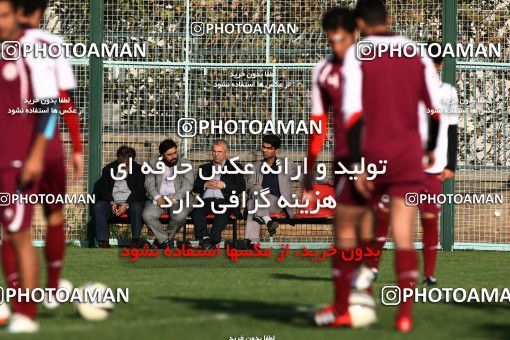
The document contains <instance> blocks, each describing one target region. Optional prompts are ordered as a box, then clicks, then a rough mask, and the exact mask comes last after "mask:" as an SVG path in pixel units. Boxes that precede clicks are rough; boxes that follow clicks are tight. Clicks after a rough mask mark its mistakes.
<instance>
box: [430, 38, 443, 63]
mask: <svg viewBox="0 0 510 340" xmlns="http://www.w3.org/2000/svg"><path fill="white" fill-rule="evenodd" d="M427 52H428V54H429V57H430V59H432V61H433V62H434V64H436V65H439V64H441V63H442V62H443V60H444V57H443V45H441V44H440V43H437V42H433V41H432V42H429V43H428V45H427Z"/></svg>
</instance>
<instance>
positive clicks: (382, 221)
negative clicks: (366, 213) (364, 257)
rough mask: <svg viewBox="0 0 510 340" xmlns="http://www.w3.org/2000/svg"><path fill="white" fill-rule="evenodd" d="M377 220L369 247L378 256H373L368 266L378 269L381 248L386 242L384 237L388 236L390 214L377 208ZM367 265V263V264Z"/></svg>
mask: <svg viewBox="0 0 510 340" xmlns="http://www.w3.org/2000/svg"><path fill="white" fill-rule="evenodd" d="M376 215H377V217H376V218H377V222H376V229H375V239H374V240H373V242H372V245H371V247H370V249H372V251H373V252H374V253H379V256H375V257H374V258H373V261H371V263H372V266H369V267H370V268H376V269H379V262H380V261H381V255H382V250H383V248H384V245H385V244H386V238H387V237H388V228H389V226H390V214H389V213H387V212H384V211H381V210H379V209H378V210H377V213H376ZM367 266H368V264H367Z"/></svg>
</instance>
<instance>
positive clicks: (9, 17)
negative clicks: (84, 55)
mask: <svg viewBox="0 0 510 340" xmlns="http://www.w3.org/2000/svg"><path fill="white" fill-rule="evenodd" d="M17 9H18V4H17V3H16V2H15V1H13V0H0V40H3V41H18V42H21V41H23V40H24V41H26V42H27V43H33V44H37V43H38V42H37V41H30V40H29V39H27V38H26V37H25V36H24V33H25V32H24V30H23V29H22V28H21V27H20V26H19V25H18V22H17V15H16V14H17V12H16V10H17ZM3 47H5V46H3ZM4 52H5V51H4ZM5 55H6V54H5V53H4V56H5ZM10 59H11V60H7V58H5V59H2V60H0V95H1V98H2V101H1V102H0V145H1V146H2V152H0V169H1V171H0V192H3V193H6V194H8V195H6V197H7V196H8V197H9V199H7V200H6V201H3V202H2V204H1V205H0V223H1V224H2V227H3V228H4V238H3V240H2V257H3V255H4V253H5V249H7V250H8V253H11V254H14V256H12V257H11V258H10V259H9V261H5V259H4V258H2V262H3V269H4V272H5V273H8V272H11V273H12V272H14V273H16V275H17V273H18V272H19V278H18V277H12V276H8V275H6V281H7V285H8V287H9V288H22V289H28V290H32V289H34V288H36V287H38V277H39V270H38V258H37V253H36V251H35V249H34V247H33V246H32V238H31V230H30V227H31V220H32V214H33V205H31V204H25V203H23V202H20V201H13V200H11V199H12V198H13V196H12V195H14V194H34V193H39V188H40V180H41V178H42V176H43V173H44V157H45V155H46V151H47V150H46V149H47V145H48V144H49V143H50V141H51V140H52V139H53V138H54V134H55V130H56V122H57V119H58V107H56V106H55V105H54V104H51V103H50V104H44V105H43V104H41V102H39V104H38V105H39V106H40V107H39V108H40V109H41V113H37V114H34V113H26V109H29V108H30V106H29V104H28V103H27V100H31V99H35V98H39V99H57V98H58V87H57V85H56V82H55V81H54V77H53V75H52V74H51V72H50V71H49V69H48V67H47V66H48V65H47V64H45V63H37V62H34V60H32V59H28V58H27V59H25V58H20V57H19V56H18V57H17V58H16V57H13V58H10ZM14 59H17V60H14ZM12 110H15V111H18V112H14V111H12ZM20 111H21V113H20ZM13 268H14V269H13ZM13 311H14V314H13V316H12V318H11V320H10V324H9V328H8V331H9V332H12V333H22V332H35V331H37V330H38V324H37V321H36V305H35V303H34V302H33V301H31V300H30V299H28V301H21V302H19V303H14V304H13Z"/></svg>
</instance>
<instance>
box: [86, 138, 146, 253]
mask: <svg viewBox="0 0 510 340" xmlns="http://www.w3.org/2000/svg"><path fill="white" fill-rule="evenodd" d="M135 156H136V152H135V149H133V148H130V147H128V146H121V147H120V148H119V149H118V150H117V160H116V161H114V162H111V163H110V164H108V165H107V166H105V167H104V168H103V171H102V175H101V178H100V179H99V180H98V181H97V182H96V183H95V185H94V194H95V195H96V203H95V204H94V206H93V209H92V223H94V224H95V227H96V235H97V236H96V237H97V240H98V245H99V248H110V244H109V242H108V239H109V238H110V236H109V230H108V219H109V218H111V217H113V216H114V215H116V216H120V215H122V214H124V213H126V212H127V213H128V214H129V222H130V223H131V232H132V246H138V242H139V239H140V232H141V230H142V225H143V221H142V211H143V206H144V204H145V200H146V195H145V188H144V182H145V175H144V174H143V173H142V166H141V165H140V164H138V163H136V162H135V161H134V159H135ZM130 159H131V165H132V166H131V169H130ZM121 164H123V165H125V167H124V166H121V167H120V168H119V165H121ZM126 174H127V177H126ZM122 177H125V178H124V179H122ZM114 178H117V179H114Z"/></svg>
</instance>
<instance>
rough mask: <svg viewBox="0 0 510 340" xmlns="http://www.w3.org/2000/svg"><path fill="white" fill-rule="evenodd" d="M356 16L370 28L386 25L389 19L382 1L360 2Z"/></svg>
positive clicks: (357, 4) (355, 11)
mask: <svg viewBox="0 0 510 340" xmlns="http://www.w3.org/2000/svg"><path fill="white" fill-rule="evenodd" d="M354 14H355V16H356V18H359V19H363V20H364V21H365V22H366V23H367V25H370V26H374V25H384V24H386V21H387V19H388V11H387V10H386V6H385V5H384V3H383V2H382V1H381V0H358V2H357V3H356V8H355V9H354Z"/></svg>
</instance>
